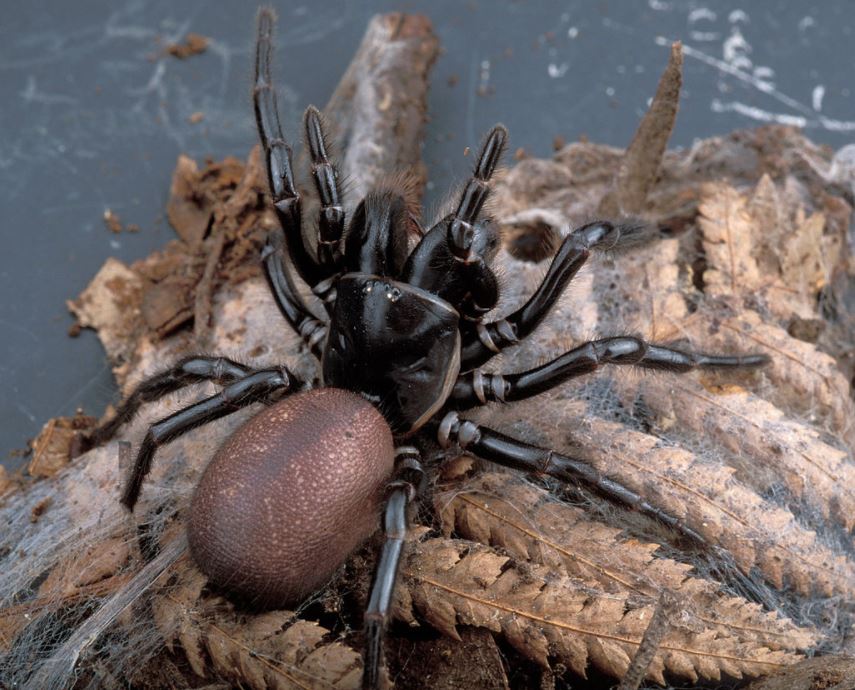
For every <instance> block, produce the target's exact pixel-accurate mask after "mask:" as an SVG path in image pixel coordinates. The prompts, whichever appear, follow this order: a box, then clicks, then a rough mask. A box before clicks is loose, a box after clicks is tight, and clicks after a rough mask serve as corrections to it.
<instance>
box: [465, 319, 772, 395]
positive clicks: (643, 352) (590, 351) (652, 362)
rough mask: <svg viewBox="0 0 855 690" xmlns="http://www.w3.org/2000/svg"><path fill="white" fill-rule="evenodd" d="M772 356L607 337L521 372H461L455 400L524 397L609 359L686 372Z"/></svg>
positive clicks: (747, 364)
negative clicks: (714, 352)
mask: <svg viewBox="0 0 855 690" xmlns="http://www.w3.org/2000/svg"><path fill="white" fill-rule="evenodd" d="M768 361H769V357H768V356H766V355H764V354H749V355H708V354H701V353H697V352H686V351H683V350H677V349H675V348H670V347H663V346H661V345H651V344H650V343H647V342H645V341H644V340H642V339H641V338H635V337H633V336H620V337H616V338H602V339H601V340H593V341H591V342H588V343H585V344H583V345H580V346H579V347H577V348H574V349H572V350H570V351H569V352H565V353H564V354H563V355H561V356H560V357H557V358H555V359H553V360H552V361H551V362H547V363H546V364H543V365H542V366H539V367H536V368H535V369H530V370H528V371H524V372H521V373H518V374H485V373H484V372H482V371H481V370H480V369H475V370H474V371H470V372H467V373H465V374H461V375H460V376H459V377H458V379H457V382H456V383H455V385H454V389H453V391H452V394H451V397H450V400H451V401H453V405H454V407H456V408H457V409H461V410H464V409H468V408H471V407H477V406H479V405H485V404H486V403H488V402H490V401H493V400H501V401H503V402H511V401H514V400H522V399H524V398H530V397H531V396H533V395H537V394H538V393H543V392H544V391H547V390H549V389H550V388H554V387H555V386H558V385H560V384H562V383H564V381H567V380H568V379H571V378H574V377H576V376H582V375H583V374H587V373H589V372H592V371H594V370H595V369H598V368H599V367H600V366H601V365H603V364H629V365H634V366H638V367H643V368H645V369H660V370H663V371H673V372H676V373H681V374H682V373H684V372H687V371H690V370H692V369H753V368H755V367H760V366H763V365H764V364H766V363H768Z"/></svg>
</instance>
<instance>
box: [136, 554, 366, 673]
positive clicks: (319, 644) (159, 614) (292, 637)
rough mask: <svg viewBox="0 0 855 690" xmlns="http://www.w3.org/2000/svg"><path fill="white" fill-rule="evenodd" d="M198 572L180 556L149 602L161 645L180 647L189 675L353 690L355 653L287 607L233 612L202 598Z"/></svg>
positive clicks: (218, 599)
mask: <svg viewBox="0 0 855 690" xmlns="http://www.w3.org/2000/svg"><path fill="white" fill-rule="evenodd" d="M204 585H205V577H204V576H203V575H202V574H201V573H200V572H199V571H198V570H197V569H196V568H195V566H193V565H192V564H190V563H188V561H187V560H186V559H185V560H183V561H182V562H179V563H178V564H177V565H176V567H175V571H174V573H173V575H172V578H171V581H170V584H169V585H168V586H167V587H165V588H163V589H162V590H161V591H160V592H158V593H157V594H156V595H155V596H154V597H153V599H152V610H153V614H154V620H155V625H157V628H158V630H159V631H160V634H161V635H163V638H164V640H165V641H166V644H167V646H168V647H169V648H170V649H173V647H174V645H175V643H176V642H178V643H179V644H180V645H181V649H182V650H183V652H184V654H185V656H186V658H187V661H188V663H189V664H190V667H191V668H192V669H193V672H194V673H196V675H198V676H201V677H204V678H211V677H213V679H216V680H226V681H228V682H230V683H232V684H233V685H235V686H241V687H249V688H252V689H253V690H268V689H270V690H292V689H293V688H342V689H345V688H357V687H359V682H360V679H361V678H362V659H361V657H360V655H359V654H358V653H357V652H355V651H354V650H353V649H351V648H350V647H347V646H345V645H344V644H343V643H341V642H338V641H335V640H330V639H329V638H330V637H331V636H332V634H331V633H330V631H329V630H326V629H324V628H323V627H321V626H320V625H318V624H317V623H313V622H310V621H305V620H300V619H299V618H297V615H296V614H295V613H294V612H293V611H268V612H265V613H261V614H257V615H250V614H247V613H240V612H239V611H237V610H236V609H235V608H234V606H233V605H232V604H230V603H229V602H227V601H226V600H225V599H222V598H221V597H217V596H212V595H208V594H206V595H202V590H203V587H204Z"/></svg>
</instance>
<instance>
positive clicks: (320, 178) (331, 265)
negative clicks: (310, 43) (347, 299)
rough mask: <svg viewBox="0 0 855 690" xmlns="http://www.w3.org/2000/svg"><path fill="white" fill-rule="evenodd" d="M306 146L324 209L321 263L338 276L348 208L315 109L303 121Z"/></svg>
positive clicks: (320, 228) (320, 218)
mask: <svg viewBox="0 0 855 690" xmlns="http://www.w3.org/2000/svg"><path fill="white" fill-rule="evenodd" d="M303 124H304V126H305V129H306V144H307V146H308V149H309V155H310V156H311V158H312V178H313V179H314V181H315V188H316V189H317V190H318V197H319V198H320V202H321V208H320V211H319V216H318V261H319V262H320V264H321V266H322V267H324V268H326V269H327V272H328V273H330V272H334V273H337V272H338V271H339V267H340V264H341V252H340V249H339V243H340V241H341V236H342V233H343V232H344V206H343V205H342V201H341V198H340V195H339V189H338V170H337V168H336V167H335V165H334V164H333V163H332V162H330V159H329V157H328V156H327V136H326V132H324V124H323V120H322V118H321V114H320V112H318V109H317V108H315V107H314V106H309V108H307V109H306V114H305V116H304V118H303Z"/></svg>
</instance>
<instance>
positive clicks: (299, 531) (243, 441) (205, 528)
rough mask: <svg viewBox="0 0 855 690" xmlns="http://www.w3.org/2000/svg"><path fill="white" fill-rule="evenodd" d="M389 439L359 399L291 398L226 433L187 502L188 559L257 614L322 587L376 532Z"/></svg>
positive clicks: (340, 393)
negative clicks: (261, 608)
mask: <svg viewBox="0 0 855 690" xmlns="http://www.w3.org/2000/svg"><path fill="white" fill-rule="evenodd" d="M393 463H394V447H393V442H392V434H391V431H390V429H389V426H388V424H387V423H386V421H385V420H384V419H383V417H382V415H381V414H380V413H379V412H378V411H377V410H376V409H375V408H374V407H373V406H372V405H371V404H370V403H369V402H367V401H366V400H364V399H363V398H361V397H359V396H358V395H356V394H354V393H351V392H349V391H345V390H341V389H338V388H320V389H317V390H311V391H306V392H304V393H298V394H296V395H294V396H292V397H289V398H286V399H285V400H283V401H281V402H279V403H277V404H275V405H273V406H271V407H269V408H266V409H265V410H262V411H261V412H259V414H257V415H256V416H255V417H253V418H252V419H250V420H248V421H247V422H246V423H245V424H244V425H243V426H241V427H240V428H239V429H237V431H235V432H234V434H232V435H231V436H230V437H229V439H228V440H227V441H226V442H225V443H224V444H223V446H222V447H221V448H220V449H219V451H217V454H216V455H215V456H214V459H213V460H212V461H211V463H210V464H209V465H208V467H207V468H206V469H205V472H204V473H203V475H202V478H201V480H200V482H199V486H198V488H197V489H196V493H195V494H194V496H193V500H192V502H191V509H190V520H189V526H188V532H189V541H190V552H191V554H192V555H193V558H194V560H195V561H196V563H197V565H198V566H199V568H200V569H201V570H202V572H204V573H205V574H206V575H207V576H208V578H209V579H210V581H211V583H212V584H214V585H216V586H218V587H221V588H224V589H226V590H228V591H231V592H233V593H234V594H237V595H238V596H240V597H242V598H245V599H247V600H249V601H251V602H252V603H254V604H257V605H260V606H265V607H285V606H291V605H293V604H296V603H298V602H299V601H301V600H302V599H304V598H305V597H306V596H307V595H309V594H311V593H312V592H313V591H315V590H317V589H318V588H320V587H321V586H322V585H324V584H325V583H326V582H327V581H328V580H329V578H330V577H331V576H332V574H333V573H334V572H335V570H336V568H338V566H339V565H341V564H342V563H343V562H344V560H345V559H346V558H347V556H348V555H349V554H350V553H351V551H353V550H354V549H355V548H356V547H357V546H359V545H360V544H361V543H362V542H363V541H364V540H365V539H366V538H367V537H368V536H370V535H371V534H372V533H373V532H374V531H375V530H376V529H377V528H378V527H379V525H380V508H381V505H382V501H383V497H384V495H383V494H384V488H385V486H386V483H387V482H388V481H389V477H390V475H391V474H392V468H393Z"/></svg>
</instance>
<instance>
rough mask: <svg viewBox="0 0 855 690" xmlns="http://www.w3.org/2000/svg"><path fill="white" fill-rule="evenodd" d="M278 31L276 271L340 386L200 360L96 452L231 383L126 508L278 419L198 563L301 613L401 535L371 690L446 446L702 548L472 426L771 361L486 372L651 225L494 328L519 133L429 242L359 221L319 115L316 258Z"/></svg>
mask: <svg viewBox="0 0 855 690" xmlns="http://www.w3.org/2000/svg"><path fill="white" fill-rule="evenodd" d="M273 24H274V18H273V15H272V13H271V12H270V11H268V10H262V11H261V12H260V14H259V21H258V35H257V43H256V60H255V88H254V91H253V102H254V107H255V118H256V123H257V126H258V132H259V135H260V138H261V144H262V148H263V155H264V161H265V164H266V170H267V176H268V182H269V185H270V193H271V197H272V203H273V207H274V209H275V212H276V216H277V218H278V220H279V224H280V225H281V229H282V232H281V233H279V232H277V233H274V235H273V236H272V237H271V238H270V239H269V240H268V243H267V245H266V247H265V249H264V251H263V253H262V261H263V265H264V269H265V273H266V276H267V280H268V283H269V286H270V290H271V292H272V294H273V297H274V298H275V301H276V304H277V305H278V307H279V309H280V311H281V313H282V315H283V316H284V318H285V320H286V321H287V322H288V324H290V326H291V327H292V328H293V329H294V330H295V331H296V332H297V333H298V334H299V335H300V336H301V337H302V338H303V340H304V341H305V343H306V345H307V346H308V349H309V350H310V351H311V353H313V354H314V356H316V357H317V358H318V359H319V360H320V363H321V370H322V381H323V384H322V387H320V388H315V389H310V387H309V386H308V385H307V384H306V382H303V381H301V380H299V379H298V378H297V377H296V376H295V375H294V374H293V373H292V372H290V371H289V370H288V369H287V368H284V367H280V368H271V369H252V368H250V367H246V366H244V365H242V364H239V363H237V362H235V361H232V360H230V359H226V358H223V357H205V356H194V357H188V358H186V359H183V360H182V361H180V362H178V363H177V364H176V365H175V366H173V367H172V368H170V369H168V370H167V371H164V372H162V373H160V374H158V375H156V376H154V377H153V378H151V379H148V380H146V381H144V382H143V383H142V384H140V385H139V386H138V387H137V389H136V390H135V391H134V392H133V393H132V394H131V395H130V396H129V398H128V399H127V400H126V401H125V402H124V403H123V404H122V405H121V406H120V408H119V409H118V412H117V414H116V415H115V417H114V418H113V419H112V420H111V421H109V422H108V423H106V424H105V425H103V426H102V427H100V428H98V429H97V430H96V431H95V432H94V433H93V435H92V440H93V441H94V442H95V443H103V442H105V441H106V440H108V439H109V438H111V437H112V436H113V435H114V434H115V433H116V432H117V430H118V429H119V427H120V426H121V425H122V424H124V423H125V422H126V421H128V420H129V419H130V418H131V417H132V416H133V415H134V414H135V413H136V411H137V410H138V408H139V407H140V406H141V405H142V404H143V403H146V402H149V401H153V400H156V399H158V398H160V397H162V396H163V395H165V394H167V393H170V392H172V391H176V390H178V389H179V388H181V387H183V386H186V385H189V384H191V383H196V382H200V381H213V382H215V383H217V384H220V385H222V390H221V391H220V392H219V393H217V394H216V395H213V396H211V397H209V398H207V399H204V400H201V401H199V402H197V403H195V404H192V405H190V406H188V407H186V408H184V409H182V410H179V411H178V412H175V413H174V414H172V415H170V416H168V417H166V418H164V419H162V420H160V421H158V422H157V423H155V424H153V425H151V427H150V428H149V429H148V432H147V433H146V435H145V438H144V439H143V441H142V444H141V447H140V449H139V451H138V453H137V456H136V461H135V462H134V464H133V466H132V469H131V471H130V476H129V477H128V479H127V482H126V484H125V487H124V491H123V494H122V497H121V501H122V503H123V504H124V505H125V506H126V507H127V508H128V509H129V510H131V511H132V510H133V509H134V506H135V505H136V503H137V499H138V498H139V494H140V490H141V487H142V483H143V480H144V478H145V476H146V475H147V474H148V472H149V469H150V466H151V462H152V459H153V456H154V454H155V451H156V450H157V448H158V447H160V446H162V445H163V444H165V443H168V442H169V441H171V440H173V439H175V438H177V437H178V436H180V435H182V434H184V433H186V432H188V431H190V430H191V429H194V428H196V427H199V426H201V425H204V424H207V423H209V422H211V421H213V420H215V419H218V418H221V417H224V416H226V415H228V414H231V413H232V412H234V411H235V410H237V409H239V408H242V407H246V406H248V405H250V404H253V403H257V402H262V403H265V404H266V407H265V408H264V409H263V410H262V411H261V412H259V413H258V414H257V415H255V416H254V417H252V418H251V419H249V420H248V421H247V422H246V423H245V424H244V425H243V426H241V427H240V428H239V429H238V430H237V431H236V432H235V433H234V434H233V435H232V436H231V437H230V438H229V439H228V440H227V441H226V442H225V443H224V444H223V446H222V447H221V448H220V449H219V451H218V452H217V453H216V455H215V457H214V458H213V459H212V460H211V462H210V464H209V465H208V466H207V468H206V469H205V471H204V473H203V475H202V478H201V480H200V482H199V485H198V487H197V489H196V491H195V493H194V496H193V499H192V504H191V509H190V517H189V524H188V533H189V544H190V550H191V553H192V556H193V558H194V560H195V562H196V564H197V565H198V567H199V568H200V569H201V570H202V571H203V572H204V573H205V574H206V575H207V576H208V578H209V580H210V582H211V583H212V584H213V585H215V586H218V587H220V588H223V589H225V590H227V591H230V592H232V593H233V594H234V595H236V596H238V597H240V598H242V599H244V600H248V601H250V602H252V603H253V604H255V605H260V606H265V607H284V606H293V605H294V604H296V603H299V602H300V601H301V600H302V599H304V598H305V597H306V596H308V595H309V594H311V593H312V592H313V591H315V590H317V589H318V588H320V587H321V586H322V585H324V584H325V583H326V582H327V581H328V580H329V579H330V577H331V576H332V575H333V573H334V572H335V571H336V569H337V568H338V567H339V566H340V565H341V564H342V563H343V562H344V561H345V559H346V558H347V556H348V555H349V554H350V553H351V552H352V551H353V550H354V549H355V548H356V547H358V546H359V545H360V544H361V543H362V542H363V541H364V540H365V539H366V538H367V537H369V536H370V535H371V534H372V533H374V532H375V531H376V530H377V529H378V528H379V527H380V523H381V521H382V523H383V525H384V529H385V542H384V544H383V547H382V551H381V554H380V559H379V564H378V567H377V572H376V575H375V579H374V583H373V586H372V591H371V595H370V598H369V601H368V604H367V608H366V611H365V617H364V620H365V632H366V649H365V657H364V658H365V665H364V668H365V671H364V678H363V686H364V687H366V688H374V687H377V685H378V683H379V678H380V669H381V667H382V640H383V634H384V627H385V624H386V619H387V616H388V612H389V607H390V601H391V597H392V592H393V588H394V585H395V579H396V574H397V570H398V563H399V560H400V557H401V552H402V548H403V541H404V537H405V533H406V528H407V517H406V516H407V508H408V506H409V505H410V504H412V503H413V502H414V501H415V500H416V499H417V498H418V496H419V494H420V492H421V491H422V490H423V485H424V484H425V482H424V472H425V470H424V468H423V466H422V458H423V456H425V454H426V453H427V452H428V450H429V449H431V448H435V447H436V444H437V443H438V444H439V446H440V447H442V448H445V449H454V450H458V449H462V450H465V451H467V452H468V453H471V454H473V455H476V456H478V457H481V458H485V459H487V460H490V461H493V462H496V463H498V464H501V465H505V466H507V467H511V468H514V469H517V470H520V471H522V472H533V473H541V474H546V475H550V476H553V477H556V478H558V479H560V480H563V481H569V482H581V483H584V484H585V485H587V486H588V487H589V488H591V489H592V490H594V491H596V492H598V493H600V494H602V495H604V496H605V497H608V498H610V499H612V500H615V501H618V502H620V503H622V504H625V505H627V506H629V507H631V508H633V509H635V510H637V511H640V512H642V513H644V514H646V515H648V516H650V517H652V518H654V519H656V520H658V521H660V522H662V523H665V524H666V525H668V526H670V527H672V528H673V529H675V530H677V531H679V532H680V533H681V534H682V535H683V536H685V537H688V538H690V539H691V540H693V541H695V542H697V543H701V544H703V542H704V540H703V538H702V537H701V536H700V535H699V534H697V533H696V532H695V531H694V530H692V529H691V527H689V526H687V525H685V524H683V523H682V522H681V521H680V520H679V519H677V518H676V517H675V516H672V515H670V514H668V513H666V512H664V511H663V510H661V509H659V508H657V507H656V506H654V505H651V504H650V503H648V502H647V501H646V500H644V498H642V497H641V496H639V495H638V494H636V493H634V492H633V491H631V490H630V489H628V488H626V487H624V486H622V485H620V484H618V483H617V482H615V481H613V480H611V479H609V478H608V477H605V476H602V475H600V474H599V473H598V472H597V471H596V470H595V469H594V468H593V467H592V466H591V465H590V464H588V463H586V462H585V461H584V460H580V459H575V458H572V457H568V456H566V455H562V454H560V453H557V452H555V451H552V450H549V449H545V448H539V447H536V446H533V445H530V444H528V443H525V442H522V441H519V440H516V439H514V438H511V437H510V436H507V435H505V434H503V433H501V432H499V431H496V430H493V429H490V428H488V427H486V426H483V425H481V424H478V423H476V422H474V421H471V420H467V419H465V418H464V417H461V416H460V414H461V413H462V412H465V411H466V410H469V409H472V408H476V407H479V406H482V405H486V404H488V403H490V402H493V401H501V402H503V403H508V404H509V403H513V402H514V401H515V400H520V399H523V398H528V397H531V396H533V395H537V394H539V393H542V392H544V391H547V390H549V389H552V388H554V387H555V386H558V385H560V384H562V383H563V382H565V381H567V380H568V379H571V378H573V377H576V376H580V375H583V374H586V373H588V372H591V371H593V370H595V369H597V368H598V367H599V366H600V365H602V364H607V363H608V364H621V365H634V366H637V367H642V368H647V369H663V370H668V371H672V372H685V371H689V370H691V369H695V368H729V369H734V368H748V367H757V366H760V365H762V364H764V363H765V362H766V361H767V358H766V356H765V355H760V354H749V355H736V356H727V355H713V354H699V353H694V352H688V351H684V350H679V349H674V348H670V347H664V346H660V345H653V344H649V343H646V342H644V341H643V340H641V339H639V338H637V337H633V336H622V337H611V338H603V339H600V340H594V341H591V342H587V343H584V344H582V345H579V346H578V347H576V348H574V349H572V350H570V351H568V352H565V353H564V354H562V355H560V356H559V357H557V358H555V359H554V360H552V361H550V362H548V363H546V364H544V365H542V366H539V367H537V368H534V369H531V370H529V371H524V372H520V373H512V374H502V373H485V372H484V371H483V370H482V369H481V367H482V366H483V365H484V364H486V363H487V362H488V361H489V360H490V359H491V358H492V357H493V356H494V355H496V354H497V353H499V352H501V351H502V350H503V349H505V348H507V347H510V346H513V345H515V344H517V343H518V342H519V341H520V340H522V339H523V338H525V337H526V336H528V335H529V334H530V333H531V332H532V331H533V330H534V329H535V328H536V327H537V325H538V324H539V323H540V322H541V321H542V319H543V318H544V317H545V316H546V314H547V313H548V312H549V311H550V309H551V307H552V306H553V305H554V304H555V302H556V300H558V299H559V297H560V296H561V294H562V293H563V291H564V289H565V287H566V286H567V284H568V283H569V281H570V280H571V279H572V278H573V276H574V275H575V274H576V272H577V271H578V270H579V269H580V268H581V266H582V265H583V264H584V263H585V261H586V259H587V258H588V256H589V254H590V253H591V251H593V250H608V249H613V248H618V247H626V246H628V245H631V244H632V243H633V242H635V241H637V239H638V236H639V233H640V230H641V229H640V227H639V226H637V225H632V224H618V223H612V222H608V221H596V222H592V223H588V224H586V225H584V226H582V227H580V228H578V229H576V230H575V231H573V232H572V233H570V234H568V235H567V236H566V237H565V238H564V240H563V242H562V244H561V245H560V247H559V248H558V251H557V253H556V255H555V257H554V258H553V261H552V264H551V266H550V267H549V269H548V271H547V273H546V275H545V277H544V279H543V282H542V283H541V284H540V286H539V287H538V288H537V289H536V291H535V292H534V293H533V294H532V296H531V297H530V298H529V300H528V301H527V302H526V303H525V304H524V305H523V306H521V307H520V308H519V309H517V310H516V311H514V312H513V313H511V314H510V315H508V316H505V317H504V318H501V319H498V320H494V321H487V320H485V315H486V314H488V313H489V312H490V311H491V310H492V309H493V308H494V307H495V306H496V304H497V301H498V295H499V289H498V281H497V279H496V276H495V274H494V273H493V271H492V270H491V267H490V262H491V259H492V258H493V255H494V253H495V251H496V249H497V246H498V242H499V237H498V231H497V229H496V227H495V226H494V225H493V224H492V223H491V222H489V220H488V219H486V218H485V217H484V214H483V213H482V209H483V207H484V203H485V201H486V199H487V197H488V194H489V193H490V180H491V177H492V175H493V173H494V171H495V169H496V166H497V164H498V162H499V160H500V157H501V155H502V151H503V149H504V148H505V145H506V141H507V132H506V130H505V128H504V127H502V126H501V125H497V126H496V127H494V128H493V130H492V131H491V132H490V133H489V134H488V136H487V137H486V139H485V141H484V143H483V145H482V146H481V149H480V152H479V154H478V157H477V163H476V165H475V169H474V172H473V174H472V176H471V177H470V178H469V179H468V181H467V182H466V183H465V185H464V186H463V189H462V191H461V192H460V195H459V198H458V203H457V205H456V209H455V210H454V211H453V212H452V213H450V214H449V215H447V216H445V217H443V218H441V219H440V220H439V221H438V222H437V223H436V224H435V225H433V226H432V227H431V228H430V229H429V230H427V231H426V232H424V233H422V232H421V231H420V226H419V224H418V221H417V220H416V217H415V212H414V209H413V203H412V200H411V199H409V198H408V195H407V193H406V191H405V190H402V189H398V188H396V187H395V186H389V187H387V188H381V189H377V190H374V191H371V192H369V193H368V194H367V195H366V196H365V198H364V199H363V200H362V201H360V202H359V204H358V206H357V207H356V209H355V210H354V211H353V213H352V214H351V215H350V220H349V222H346V215H347V214H346V211H345V207H344V205H343V200H342V196H341V192H340V185H339V179H338V177H339V176H338V172H337V169H336V166H335V164H334V162H332V161H331V160H330V158H329V156H328V154H327V140H326V137H325V133H324V125H323V121H322V119H321V117H320V114H319V113H318V111H317V110H316V109H315V108H312V107H310V108H309V109H308V110H307V111H306V114H305V118H304V126H305V136H306V145H307V148H308V152H309V155H310V157H311V165H312V177H313V180H314V185H315V187H316V189H317V193H318V197H319V199H320V211H319V216H318V219H317V235H316V238H315V239H316V241H314V242H305V241H304V236H303V232H302V213H301V197H300V194H299V192H298V191H297V186H296V184H295V181H294V175H293V173H292V168H291V149H290V147H289V145H288V143H287V142H286V140H285V138H284V136H283V133H282V129H281V125H280V122H279V115H278V111H277V104H276V94H275V91H274V88H273V84H272V81H271V76H270V73H271V54H272V31H273ZM419 236H420V237H419ZM414 237H419V239H418V241H417V243H416V244H415V246H414V247H413V248H412V249H411V247H410V246H411V238H414ZM292 271H296V273H297V274H298V275H299V277H300V279H302V280H303V281H305V282H306V283H307V284H308V285H309V286H310V287H311V288H312V290H313V292H314V294H315V295H316V296H317V297H319V298H320V301H321V302H322V303H323V305H324V310H325V313H324V315H323V316H322V317H318V316H316V315H315V314H314V313H313V312H312V311H311V310H310V308H309V307H308V306H307V304H306V303H305V301H304V300H303V298H302V297H301V294H300V292H299V290H298V289H297V286H296V283H295V278H294V276H293V275H292ZM381 516H382V520H381Z"/></svg>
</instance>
